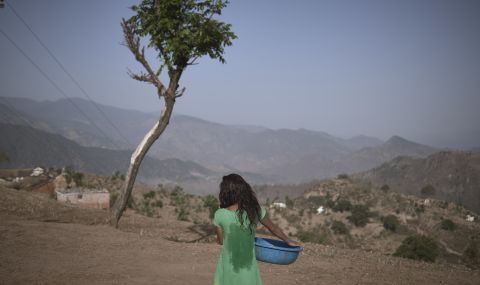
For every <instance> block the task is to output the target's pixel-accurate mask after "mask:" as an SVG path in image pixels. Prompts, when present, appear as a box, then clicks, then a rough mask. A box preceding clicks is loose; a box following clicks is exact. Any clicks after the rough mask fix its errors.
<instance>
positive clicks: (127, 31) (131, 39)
mask: <svg viewBox="0 0 480 285" xmlns="http://www.w3.org/2000/svg"><path fill="white" fill-rule="evenodd" d="M121 24H122V29H123V35H124V38H125V44H126V46H127V47H128V48H129V49H130V51H131V52H132V53H133V54H134V55H135V59H136V60H137V61H138V62H139V63H141V64H142V66H143V67H144V68H145V70H146V71H147V74H148V75H147V74H141V75H136V74H133V73H130V74H129V75H130V76H131V77H132V78H133V79H136V80H139V81H145V82H150V83H152V84H153V85H155V86H156V87H157V89H158V91H159V92H158V93H159V94H162V96H163V94H165V93H166V92H167V89H166V88H165V86H164V85H163V83H162V82H161V81H160V79H159V78H158V76H157V75H156V74H155V72H153V69H152V68H151V67H150V65H149V64H148V62H147V60H146V59H145V48H144V47H142V48H141V50H140V38H139V37H138V36H136V35H135V33H134V27H133V24H132V23H129V22H128V21H127V20H125V19H122V23H121ZM132 75H134V76H135V77H134V76H132ZM147 77H150V78H149V80H147V79H148V78H147Z"/></svg>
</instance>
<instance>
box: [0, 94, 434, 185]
mask: <svg viewBox="0 0 480 285" xmlns="http://www.w3.org/2000/svg"><path fill="white" fill-rule="evenodd" d="M72 101H73V102H75V105H76V106H78V108H80V109H81V110H82V112H83V113H85V114H87V115H88V117H89V118H90V119H91V120H92V121H93V122H94V123H95V125H96V126H98V127H99V128H100V129H101V130H102V133H99V131H98V129H97V128H96V127H95V126H94V125H92V124H91V123H90V122H89V121H86V119H85V118H84V117H83V116H82V115H81V114H80V113H79V112H78V110H76V108H74V106H73V105H72V104H71V103H70V102H69V101H67V100H58V101H43V102H37V101H34V100H30V99H19V98H6V97H1V98H0V111H1V112H2V114H4V116H2V117H0V120H1V121H3V122H5V123H8V124H26V123H25V120H27V121H28V122H29V123H30V125H33V126H35V127H36V128H38V129H40V130H44V131H48V132H51V133H56V134H60V135H62V136H64V137H65V138H68V139H70V140H73V141H75V142H77V143H78V144H80V145H82V146H86V147H101V148H108V149H116V148H117V147H120V148H121V149H124V148H128V149H132V148H133V147H134V145H136V144H137V143H138V141H140V139H141V138H142V137H143V135H144V134H145V133H146V132H147V130H148V129H149V128H150V127H151V126H152V125H153V123H154V121H155V120H156V119H157V115H156V114H151V113H142V112H138V111H132V110H124V109H119V108H115V107H111V106H104V105H99V108H101V109H102V110H103V112H104V113H106V114H107V115H108V116H109V118H110V120H112V121H113V122H115V124H116V125H117V126H118V127H119V128H120V129H121V131H122V133H123V135H124V136H125V138H126V139H127V140H128V141H129V143H127V142H125V140H124V139H123V138H122V137H120V135H119V134H118V133H117V131H116V130H115V129H113V128H112V127H111V126H110V125H109V124H108V122H107V121H105V119H104V118H103V117H102V116H101V115H100V113H99V112H98V110H96V107H95V106H94V105H93V104H91V102H88V101H85V100H82V99H78V98H72ZM435 151H437V150H436V149H434V148H431V147H428V146H423V145H420V144H417V143H414V142H411V141H407V140H405V139H402V138H400V137H397V136H394V137H392V138H391V139H390V140H388V141H387V142H385V143H384V142H382V141H381V140H378V139H375V138H371V137H368V136H364V135H360V136H356V137H353V138H350V139H343V138H338V137H335V136H332V135H329V134H327V133H324V132H318V131H310V130H304V129H299V130H288V129H280V130H271V129H268V128H263V127H258V126H229V125H224V124H219V123H214V122H209V121H205V120H201V119H198V118H193V117H189V116H183V115H176V116H173V118H172V120H171V123H170V125H169V127H168V128H167V130H166V131H165V133H164V134H163V135H162V136H161V138H160V139H159V140H158V141H157V142H156V143H155V145H154V146H153V147H152V148H151V149H150V151H149V155H150V156H151V157H154V158H157V159H170V158H175V159H180V160H183V161H193V162H195V163H197V164H199V165H201V166H203V167H205V168H208V169H210V170H211V171H214V172H221V173H227V172H242V173H249V174H250V176H251V177H253V179H254V181H255V183H290V184H291V183H303V182H308V181H310V180H312V179H323V178H331V177H335V176H337V175H338V174H340V173H351V172H359V171H364V170H368V169H370V168H372V167H375V166H378V165H379V164H380V163H383V162H385V161H388V160H390V159H392V158H394V157H396V156H398V155H409V156H426V155H429V154H431V153H433V152H435Z"/></svg>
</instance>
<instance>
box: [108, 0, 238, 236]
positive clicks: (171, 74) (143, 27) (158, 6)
mask: <svg viewBox="0 0 480 285" xmlns="http://www.w3.org/2000/svg"><path fill="white" fill-rule="evenodd" d="M227 4H228V1H227V0H143V1H141V3H140V4H139V5H135V6H132V10H133V11H134V12H135V14H134V15H133V16H132V17H131V18H129V19H127V20H125V19H123V20H122V23H121V25H122V28H123V35H124V39H125V45H126V46H127V47H128V48H129V49H130V51H131V52H132V53H133V55H134V57H135V59H136V60H137V61H138V62H139V63H140V64H141V66H142V67H143V69H144V71H143V72H140V73H133V72H131V71H129V75H130V76H131V77H132V78H133V79H135V80H138V81H142V82H146V83H149V84H152V85H153V86H154V87H155V88H156V93H157V96H158V97H159V98H160V99H163V104H164V106H163V110H162V113H161V115H160V118H159V120H158V121H157V122H156V123H155V125H154V126H153V127H152V129H151V130H150V131H149V132H148V133H147V134H146V135H145V137H144V138H143V140H142V141H141V142H140V144H139V145H138V146H137V148H136V149H135V151H134V152H133V154H132V157H131V159H130V165H129V168H128V171H127V174H126V178H125V183H124V187H123V189H122V191H121V193H120V196H119V198H118V199H117V201H116V202H115V206H114V207H113V209H112V212H111V215H112V217H111V223H112V225H114V226H115V227H118V221H119V220H120V218H121V216H122V214H123V211H124V210H125V207H126V206H127V202H128V198H129V197H130V196H131V193H132V189H133V185H134V184H135V179H136V177H137V173H138V170H139V168H140V164H141V162H142V160H143V158H144V157H145V155H146V153H147V152H148V150H149V149H150V147H151V146H152V145H153V143H154V142H155V141H156V140H157V139H158V138H159V137H160V135H161V134H162V133H163V131H164V130H165V129H166V127H167V125H168V123H169V121H170V117H171V115H172V112H173V107H174V105H175V101H176V99H178V98H179V97H180V96H182V95H183V94H184V92H185V88H182V89H180V90H179V83H180V78H181V76H182V74H183V72H184V71H185V69H186V68H187V67H188V66H190V65H193V64H196V62H197V60H198V59H199V58H201V57H202V56H209V57H210V58H212V59H217V60H219V61H220V62H222V63H224V62H225V58H224V57H223V54H224V48H225V47H226V46H230V45H232V40H233V39H235V38H236V35H235V34H234V33H233V32H232V31H231V25H230V24H226V23H223V22H221V21H219V20H217V19H215V18H214V17H215V16H217V15H220V14H221V12H222V9H223V8H225V7H226V6H227ZM141 38H147V41H148V47H149V48H152V49H154V51H155V52H156V55H157V58H158V59H159V60H160V64H159V68H158V69H156V70H155V69H154V68H153V67H152V65H151V64H150V63H149V62H148V61H147V59H146V57H145V47H143V46H142V45H141V43H140V40H141ZM164 69H166V77H168V79H169V82H168V84H164V83H163V79H162V78H165V77H162V76H161V74H162V72H163V70H164Z"/></svg>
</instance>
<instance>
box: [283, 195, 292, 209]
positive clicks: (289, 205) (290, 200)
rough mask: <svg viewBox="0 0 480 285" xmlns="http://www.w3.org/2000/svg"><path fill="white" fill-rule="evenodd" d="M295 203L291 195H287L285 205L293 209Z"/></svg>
mask: <svg viewBox="0 0 480 285" xmlns="http://www.w3.org/2000/svg"><path fill="white" fill-rule="evenodd" d="M293 204H294V203H293V200H292V199H290V197H288V196H285V205H286V206H287V208H289V209H293Z"/></svg>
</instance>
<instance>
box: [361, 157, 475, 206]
mask: <svg viewBox="0 0 480 285" xmlns="http://www.w3.org/2000/svg"><path fill="white" fill-rule="evenodd" d="M357 176H358V177H360V178H363V179H366V180H368V181H371V182H372V183H374V184H375V185H377V186H382V185H384V184H387V185H389V186H390V188H391V189H392V190H394V191H397V192H399V193H403V194H409V195H415V196H419V197H433V198H436V199H442V200H446V201H450V202H455V203H457V204H460V205H463V206H464V207H466V208H468V209H470V210H472V211H475V212H477V213H480V153H474V152H463V151H441V152H437V153H434V154H432V155H430V156H428V157H426V158H412V157H405V156H399V157H396V158H395V159H393V160H391V161H388V162H386V163H384V164H382V165H380V166H378V167H375V168H373V169H371V170H369V171H366V172H363V173H360V174H358V175H357ZM428 185H430V186H432V187H433V188H430V189H429V190H428V191H427V190H425V189H427V188H425V187H427V186H428ZM422 189H423V191H422ZM432 189H433V190H432Z"/></svg>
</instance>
